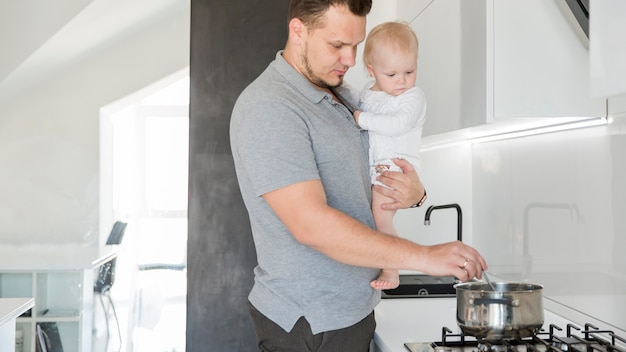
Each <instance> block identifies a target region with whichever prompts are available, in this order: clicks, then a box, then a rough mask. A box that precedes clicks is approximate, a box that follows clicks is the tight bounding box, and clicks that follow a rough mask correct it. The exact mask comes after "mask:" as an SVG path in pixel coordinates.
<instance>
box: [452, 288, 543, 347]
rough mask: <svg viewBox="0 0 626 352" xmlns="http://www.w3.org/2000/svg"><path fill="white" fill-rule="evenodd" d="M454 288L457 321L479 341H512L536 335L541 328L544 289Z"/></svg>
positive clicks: (467, 332) (464, 331) (467, 333)
mask: <svg viewBox="0 0 626 352" xmlns="http://www.w3.org/2000/svg"><path fill="white" fill-rule="evenodd" d="M493 284H494V286H495V288H496V290H495V291H493V290H492V289H491V288H490V287H489V284H487V283H484V282H465V283H460V284H456V285H455V286H454V287H455V288H456V321H457V324H458V325H459V327H460V328H461V331H463V333H464V334H466V335H470V336H474V337H476V338H477V339H479V340H486V341H500V340H513V339H520V338H524V337H529V336H533V335H535V334H536V333H537V332H538V331H539V329H541V326H543V296H542V292H543V286H541V285H535V284H529V283H516V282H493Z"/></svg>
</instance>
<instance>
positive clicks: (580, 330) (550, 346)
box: [404, 324, 626, 352]
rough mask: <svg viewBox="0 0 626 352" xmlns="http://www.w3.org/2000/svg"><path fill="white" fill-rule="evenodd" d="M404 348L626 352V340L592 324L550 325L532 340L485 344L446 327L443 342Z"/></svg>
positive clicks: (424, 351)
mask: <svg viewBox="0 0 626 352" xmlns="http://www.w3.org/2000/svg"><path fill="white" fill-rule="evenodd" d="M404 346H405V347H406V349H407V350H408V351H410V352H596V351H597V352H626V338H625V337H622V336H618V335H616V334H615V333H614V332H613V331H611V330H604V329H600V328H598V327H596V326H594V325H592V324H585V325H584V327H579V326H577V325H574V324H567V325H566V327H565V329H563V328H561V327H560V326H557V325H555V324H550V325H549V329H548V331H545V330H543V329H542V330H541V331H540V332H539V333H537V334H536V335H535V336H532V337H528V338H524V339H519V340H507V341H498V342H493V341H491V342H486V341H478V340H477V339H476V338H474V337H472V336H466V335H464V334H462V333H461V334H454V333H452V331H451V330H450V329H448V328H447V327H443V328H442V333H441V341H438V342H424V343H421V342H415V343H405V344H404Z"/></svg>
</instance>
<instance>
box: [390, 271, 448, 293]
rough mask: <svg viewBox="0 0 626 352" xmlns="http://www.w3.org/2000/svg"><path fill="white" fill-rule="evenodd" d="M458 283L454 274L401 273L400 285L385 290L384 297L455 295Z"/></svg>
mask: <svg viewBox="0 0 626 352" xmlns="http://www.w3.org/2000/svg"><path fill="white" fill-rule="evenodd" d="M456 283H458V281H457V279H456V278H455V277H454V276H430V275H420V274H414V275H400V286H398V287H397V288H394V289H393V290H383V292H382V298H429V297H430V298H435V297H454V296H456V289H455V288H454V285H455V284H456Z"/></svg>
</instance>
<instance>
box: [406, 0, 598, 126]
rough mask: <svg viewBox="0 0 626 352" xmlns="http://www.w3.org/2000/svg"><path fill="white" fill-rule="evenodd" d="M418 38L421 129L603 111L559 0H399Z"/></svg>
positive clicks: (583, 50) (583, 47)
mask: <svg viewBox="0 0 626 352" xmlns="http://www.w3.org/2000/svg"><path fill="white" fill-rule="evenodd" d="M561 2H562V3H561ZM397 10H398V11H397V13H398V19H400V20H403V21H407V22H410V24H411V26H412V27H413V29H414V30H415V31H416V33H417V35H418V38H419V41H420V49H419V50H420V51H419V71H418V79H417V85H418V86H420V87H421V88H422V89H423V90H424V92H425V93H426V98H427V102H428V118H427V121H426V124H425V127H424V135H432V134H438V133H442V132H448V131H452V130H456V129H460V128H466V127H472V126H477V125H482V124H485V123H490V122H494V121H498V120H504V119H511V118H546V117H548V118H549V117H596V116H605V115H606V101H605V99H604V98H602V97H599V98H591V95H590V78H589V77H590V76H589V72H590V69H589V49H588V48H587V43H585V41H583V40H581V38H580V37H579V36H578V35H577V32H576V30H575V29H574V28H575V27H574V25H573V23H572V22H571V21H570V18H568V13H567V11H569V10H568V8H567V6H566V5H565V0H556V1H545V0H525V1H517V0H498V1H494V0H439V1H414V0H397Z"/></svg>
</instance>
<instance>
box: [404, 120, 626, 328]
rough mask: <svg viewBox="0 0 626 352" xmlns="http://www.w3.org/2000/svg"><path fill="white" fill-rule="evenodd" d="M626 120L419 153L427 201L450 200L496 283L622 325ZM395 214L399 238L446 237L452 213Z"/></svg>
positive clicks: (625, 316)
mask: <svg viewBox="0 0 626 352" xmlns="http://www.w3.org/2000/svg"><path fill="white" fill-rule="evenodd" d="M624 126H626V116H619V117H617V118H615V119H614V120H613V122H612V123H611V124H609V125H607V126H600V127H592V128H585V129H577V130H571V131H563V132H555V133H549V134H542V135H535V136H531V137H525V138H517V139H508V140H502V141H496V142H487V143H476V144H470V142H465V143H461V144H456V145H453V146H450V147H447V148H441V149H431V150H428V151H425V152H423V153H422V157H423V163H422V169H423V171H422V179H423V181H424V183H425V185H426V186H427V189H428V193H429V203H428V204H427V205H431V204H445V203H459V204H461V206H462V208H463V214H464V217H463V222H464V228H463V231H464V241H466V242H468V243H471V244H472V245H473V246H475V247H476V248H477V249H478V250H480V251H481V253H482V254H483V255H484V256H485V258H486V259H487V261H488V263H489V265H490V271H491V272H492V273H493V274H494V275H495V276H496V277H500V278H501V279H506V280H515V281H521V280H524V281H532V282H534V283H539V284H543V285H544V286H545V296H546V297H549V298H550V299H553V300H554V301H556V302H557V304H560V305H563V306H567V307H569V308H573V309H575V310H579V311H581V312H583V313H585V314H588V315H589V316H591V317H594V318H596V319H600V320H602V321H605V322H606V323H608V324H611V325H614V326H615V327H618V328H621V329H622V330H625V329H626V255H625V252H626V129H625V128H624ZM424 211H425V209H420V210H419V211H417V212H415V211H414V210H405V211H402V212H399V213H398V215H397V219H396V225H397V226H398V228H399V229H400V231H399V233H400V234H401V235H403V236H405V237H408V238H410V239H412V240H414V241H416V242H420V243H426V244H430V243H432V241H436V240H437V239H438V238H441V239H444V238H445V241H448V240H452V239H454V233H455V229H456V214H455V212H454V211H453V210H445V213H444V211H443V210H442V211H440V213H439V214H434V215H433V216H432V217H431V219H432V222H431V224H432V225H431V226H430V227H425V226H423V216H424Z"/></svg>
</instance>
